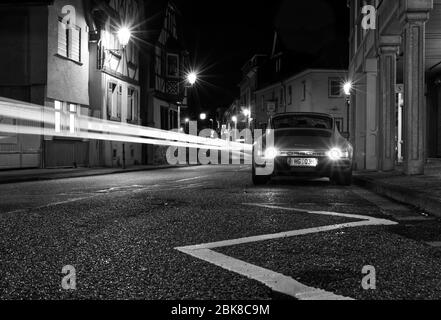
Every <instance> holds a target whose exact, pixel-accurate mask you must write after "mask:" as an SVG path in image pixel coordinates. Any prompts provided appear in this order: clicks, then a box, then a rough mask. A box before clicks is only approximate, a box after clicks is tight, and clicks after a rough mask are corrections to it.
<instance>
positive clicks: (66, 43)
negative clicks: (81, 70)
mask: <svg viewBox="0 0 441 320" xmlns="http://www.w3.org/2000/svg"><path fill="white" fill-rule="evenodd" d="M57 52H58V54H59V55H61V56H63V57H66V58H69V59H71V60H73V61H76V62H81V28H79V27H78V26H76V25H71V24H70V21H68V22H67V23H64V22H63V19H62V18H58V51H57Z"/></svg>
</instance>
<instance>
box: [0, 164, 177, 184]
mask: <svg viewBox="0 0 441 320" xmlns="http://www.w3.org/2000/svg"><path fill="white" fill-rule="evenodd" d="M182 167H183V166H171V165H170V166H158V167H151V168H133V169H130V168H128V169H115V170H108V171H104V170H105V169H104V170H103V172H93V173H91V172H87V171H84V172H70V173H54V174H53V176H50V175H49V176H47V175H44V174H41V175H35V176H23V177H11V178H4V179H3V178H0V184H9V183H20V182H30V181H48V180H61V179H69V178H83V177H96V176H105V175H109V174H121V173H130V172H141V171H154V170H164V169H173V168H182ZM92 170H93V169H92Z"/></svg>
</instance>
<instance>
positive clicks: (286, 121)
mask: <svg viewBox="0 0 441 320" xmlns="http://www.w3.org/2000/svg"><path fill="white" fill-rule="evenodd" d="M332 127H333V126H332V119H331V118H329V117H326V116H314V115H288V116H283V117H277V118H274V119H273V129H275V130H277V129H325V130H332Z"/></svg>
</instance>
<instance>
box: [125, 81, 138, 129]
mask: <svg viewBox="0 0 441 320" xmlns="http://www.w3.org/2000/svg"><path fill="white" fill-rule="evenodd" d="M137 119H138V91H136V90H135V89H133V88H129V89H128V90H127V121H129V122H130V121H136V120H137Z"/></svg>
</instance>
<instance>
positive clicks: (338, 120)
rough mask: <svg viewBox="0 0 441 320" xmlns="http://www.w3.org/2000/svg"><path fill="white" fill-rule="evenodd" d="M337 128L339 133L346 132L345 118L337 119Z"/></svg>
mask: <svg viewBox="0 0 441 320" xmlns="http://www.w3.org/2000/svg"><path fill="white" fill-rule="evenodd" d="M335 126H336V127H337V130H338V132H340V133H342V132H344V128H343V118H335Z"/></svg>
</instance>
